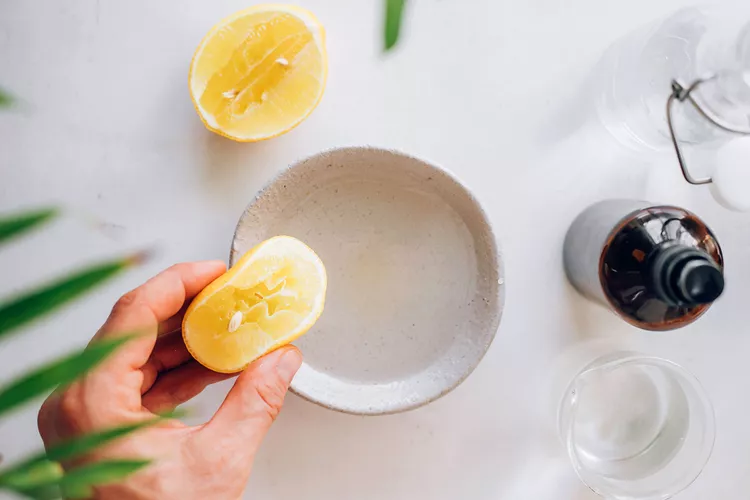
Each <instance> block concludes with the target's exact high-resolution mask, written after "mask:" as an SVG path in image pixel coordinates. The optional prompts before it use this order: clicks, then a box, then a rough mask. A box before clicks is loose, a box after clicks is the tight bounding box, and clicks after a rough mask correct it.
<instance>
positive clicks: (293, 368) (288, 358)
mask: <svg viewBox="0 0 750 500" xmlns="http://www.w3.org/2000/svg"><path fill="white" fill-rule="evenodd" d="M300 366H302V353H300V352H299V351H298V350H297V349H288V350H287V351H286V352H285V353H284V354H283V355H282V356H281V359H280V360H279V364H278V365H277V366H276V371H277V372H278V374H279V377H280V378H281V380H283V381H284V383H285V384H286V385H287V386H289V384H291V383H292V379H293V378H294V374H295V373H297V370H299V367H300Z"/></svg>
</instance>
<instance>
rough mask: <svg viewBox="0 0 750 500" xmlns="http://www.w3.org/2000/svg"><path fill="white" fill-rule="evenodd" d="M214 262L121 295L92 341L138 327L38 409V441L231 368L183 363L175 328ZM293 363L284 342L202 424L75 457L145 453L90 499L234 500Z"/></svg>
mask: <svg viewBox="0 0 750 500" xmlns="http://www.w3.org/2000/svg"><path fill="white" fill-rule="evenodd" d="M225 269H226V268H225V266H224V263H222V262H213V261H211V262H195V263H189V264H178V265H176V266H173V267H171V268H169V269H167V270H166V271H164V272H163V273H161V274H159V275H157V276H156V277H154V278H152V279H151V280H149V281H148V282H147V283H146V284H144V285H142V286H141V287H139V288H136V289H135V290H133V291H132V292H130V293H128V294H126V295H124V296H123V297H122V298H121V299H120V300H119V301H118V302H117V304H115V307H114V308H113V309H112V313H111V314H110V316H109V318H108V319H107V321H106V322H105V324H104V326H103V327H102V328H101V330H100V331H99V332H98V333H97V334H96V337H95V339H103V338H113V337H117V336H118V335H124V334H128V333H132V332H143V335H138V336H137V337H135V338H134V339H133V340H130V341H128V342H127V343H125V344H124V345H123V346H122V347H121V348H120V349H119V350H118V351H116V352H115V353H114V354H113V355H112V356H111V357H110V358H109V359H107V360H106V361H105V362H104V363H102V364H101V365H100V366H99V367H97V368H96V369H95V370H93V371H92V372H90V373H89V374H87V375H86V376H85V377H84V378H82V379H80V380H78V381H77V382H75V383H74V384H72V385H71V386H70V387H68V388H67V389H65V390H64V391H62V392H56V393H54V394H53V395H52V396H50V397H49V398H48V399H47V401H45V402H44V404H43V405H42V409H41V410H40V412H39V422H38V423H39V432H40V434H41V436H42V439H43V441H44V444H45V446H47V447H50V446H52V445H54V444H55V443H58V442H60V441H61V440H65V439H69V438H72V437H75V436H79V435H82V434H87V433H90V432H93V431H98V430H102V429H105V428H111V427H116V426H121V425H127V424H132V423H137V422H141V421H144V420H149V419H153V418H154V416H155V414H157V413H163V412H165V411H168V410H171V409H173V408H174V407H176V406H177V405H179V404H181V403H184V402H186V401H188V400H189V399H191V398H193V397H195V396H196V395H197V394H199V393H200V392H201V391H202V390H203V389H204V388H206V386H208V385H209V384H212V383H215V382H219V381H220V380H224V379H226V378H227V377H230V376H231V375H225V374H220V373H214V372H212V371H210V370H208V369H207V368H204V367H203V366H201V365H200V364H198V362H196V361H195V360H193V359H192V358H191V356H190V354H189V353H188V351H187V349H186V347H185V345H184V343H183V341H182V333H181V329H180V327H181V324H182V315H183V314H184V312H185V309H186V306H187V304H188V303H189V301H190V299H191V298H192V297H194V296H195V295H196V294H197V293H198V292H200V291H201V290H202V289H203V288H204V287H205V286H206V285H208V284H209V283H210V282H211V281H213V280H214V279H216V278H217V277H218V276H220V275H221V274H222V273H223V272H224V271H225ZM301 363H302V355H301V354H300V352H299V351H298V350H297V349H296V348H294V347H291V346H289V347H285V348H282V349H279V350H277V351H275V352H272V353H270V354H268V355H266V356H264V357H263V358H261V359H259V360H258V361H256V362H255V363H253V364H251V365H250V366H249V367H248V368H247V369H246V370H245V371H244V372H242V373H241V374H240V375H239V377H238V378H237V380H236V381H235V383H234V386H233V387H232V389H231V391H230V392H229V394H228V395H227V397H226V399H225V400H224V403H223V404H222V405H221V408H219V410H218V411H217V412H216V414H215V415H214V416H213V418H211V420H210V421H209V422H207V423H206V424H204V425H200V426H197V427H190V426H187V425H184V424H182V423H181V422H178V421H176V420H165V421H164V422H163V423H160V424H157V425H154V426H152V427H147V428H145V429H143V430H140V431H137V432H136V433H133V434H129V435H128V436H126V437H124V438H122V439H120V440H118V441H115V442H114V443H112V444H111V445H109V446H106V447H104V448H102V449H99V450H97V451H96V452H94V453H92V454H91V455H90V456H87V457H85V458H84V459H83V460H82V462H83V463H90V462H95V461H99V460H103V459H123V458H127V459H150V460H153V463H152V464H151V465H149V466H148V467H147V468H145V469H143V470H141V471H139V472H138V473H136V474H134V475H132V476H130V477H129V478H127V479H126V480H125V481H124V482H122V483H119V484H113V485H106V486H101V487H97V488H95V492H96V493H95V497H94V498H96V499H98V500H156V499H159V500H171V499H180V500H192V499H195V500H206V499H217V500H235V499H238V498H240V497H241V496H242V492H243V491H244V489H245V484H246V483H247V480H248V478H249V476H250V469H251V468H252V465H253V459H254V457H255V454H256V452H257V451H258V448H259V447H260V444H261V441H262V440H263V437H264V436H265V435H266V433H267V432H268V429H269V428H270V426H271V424H272V423H273V421H274V419H275V418H276V415H278V413H279V411H280V410H281V406H282V404H283V402H284V396H285V394H286V392H287V388H288V387H289V384H290V383H291V380H292V377H293V376H294V374H295V373H296V372H297V370H298V369H299V367H300V365H301Z"/></svg>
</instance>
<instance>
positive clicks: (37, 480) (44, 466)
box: [0, 460, 64, 491]
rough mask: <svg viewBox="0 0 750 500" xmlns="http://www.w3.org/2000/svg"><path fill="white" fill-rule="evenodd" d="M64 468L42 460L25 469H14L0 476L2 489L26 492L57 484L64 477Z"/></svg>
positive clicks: (55, 463)
mask: <svg viewBox="0 0 750 500" xmlns="http://www.w3.org/2000/svg"><path fill="white" fill-rule="evenodd" d="M63 473H64V471H63V468H62V466H61V465H60V464H59V463H57V462H53V461H50V460H40V461H38V462H36V463H33V464H29V465H28V466H26V467H23V468H14V469H13V470H10V471H7V472H4V473H3V474H2V475H0V487H2V488H6V489H11V490H14V491H25V490H31V489H36V488H42V487H44V486H48V485H51V484H56V483H57V482H58V481H59V480H60V479H61V478H62V477H63Z"/></svg>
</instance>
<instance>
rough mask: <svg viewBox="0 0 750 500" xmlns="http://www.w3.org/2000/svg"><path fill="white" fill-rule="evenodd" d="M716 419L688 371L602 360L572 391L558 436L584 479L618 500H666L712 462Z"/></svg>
mask: <svg viewBox="0 0 750 500" xmlns="http://www.w3.org/2000/svg"><path fill="white" fill-rule="evenodd" d="M715 427H716V424H715V418H714V411H713V406H712V405H711V402H710V400H709V399H708V396H707V395H706V392H705V390H704V389H703V387H702V386H701V384H700V383H699V382H698V380H697V379H696V378H695V377H694V376H693V375H692V374H690V373H689V372H687V371H686V370H685V369H684V368H682V367H680V366H679V365H677V364H675V363H673V362H671V361H668V360H666V359H662V358H657V357H653V356H646V355H643V354H639V353H634V352H627V351H622V352H616V353H612V354H608V355H604V356H601V357H599V358H597V359H595V360H594V361H592V362H590V363H589V364H588V365H587V366H585V367H584V368H583V369H581V370H580V371H579V372H578V373H577V375H575V376H574V377H573V380H572V381H571V382H570V384H569V385H568V387H567V389H566V390H565V391H564V394H563V397H562V400H561V402H560V406H559V409H558V431H559V435H560V438H561V440H562V442H563V444H564V445H565V448H566V450H567V452H568V456H569V457H570V460H571V462H572V463H573V466H574V468H575V470H576V473H577V474H578V476H579V477H580V478H581V480H582V481H583V482H584V483H585V484H586V485H587V486H589V487H590V488H591V489H592V490H593V491H594V492H596V493H598V494H600V495H602V496H604V497H606V498H608V499H614V500H636V499H638V500H665V499H668V498H671V497H672V496H674V495H676V494H677V493H679V492H680V491H682V490H684V489H685V488H687V487H688V486H689V485H690V484H692V482H693V481H694V480H695V479H696V478H697V477H698V476H699V475H700V473H701V472H702V470H703V468H704V466H705V465H706V462H707V461H708V459H709V457H710V456H711V452H712V450H713V446H714V438H715Z"/></svg>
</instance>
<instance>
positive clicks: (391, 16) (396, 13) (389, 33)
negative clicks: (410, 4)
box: [384, 0, 406, 52]
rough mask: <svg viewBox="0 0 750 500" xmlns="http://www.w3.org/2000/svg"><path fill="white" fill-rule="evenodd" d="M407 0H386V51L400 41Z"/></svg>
mask: <svg viewBox="0 0 750 500" xmlns="http://www.w3.org/2000/svg"><path fill="white" fill-rule="evenodd" d="M405 6H406V0H385V25H384V28H385V38H384V41H385V51H386V52H388V51H389V50H391V49H392V48H393V47H395V46H396V43H398V39H399V36H400V35H401V24H402V20H403V18H404V7H405Z"/></svg>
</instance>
